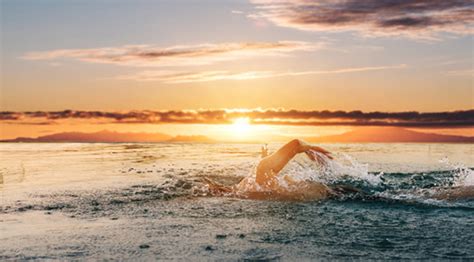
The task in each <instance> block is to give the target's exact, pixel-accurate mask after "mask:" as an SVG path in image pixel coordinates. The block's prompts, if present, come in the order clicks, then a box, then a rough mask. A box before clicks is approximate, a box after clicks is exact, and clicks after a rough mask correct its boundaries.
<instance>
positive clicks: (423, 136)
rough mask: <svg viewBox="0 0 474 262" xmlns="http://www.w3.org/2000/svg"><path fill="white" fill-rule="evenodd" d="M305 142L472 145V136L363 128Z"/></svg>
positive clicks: (384, 128) (385, 128) (402, 129)
mask: <svg viewBox="0 0 474 262" xmlns="http://www.w3.org/2000/svg"><path fill="white" fill-rule="evenodd" d="M307 140H308V141H310V142H329V143H331V142H338V143H396V142H407V143H474V137H472V136H454V135H441V134H433V133H424V132H418V131H412V130H408V129H404V128H399V127H363V128H357V129H354V130H352V131H349V132H346V133H343V134H340V135H331V136H320V137H310V138H307Z"/></svg>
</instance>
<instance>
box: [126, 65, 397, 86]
mask: <svg viewBox="0 0 474 262" xmlns="http://www.w3.org/2000/svg"><path fill="white" fill-rule="evenodd" d="M402 68H406V65H404V64H401V65H394V66H372V67H353V68H341V69H332V70H313V71H295V72H291V71H289V72H274V71H245V72H229V71H203V72H173V71H144V72H138V73H135V74H131V75H124V76H119V77H117V78H118V79H122V80H135V81H159V82H164V83H171V84H179V83H192V82H210V81H217V80H236V81H237V80H250V79H261V78H272V77H285V76H302V75H323V74H344V73H355V72H365V71H379V70H390V69H402Z"/></svg>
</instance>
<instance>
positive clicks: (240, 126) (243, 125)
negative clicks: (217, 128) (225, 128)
mask: <svg viewBox="0 0 474 262" xmlns="http://www.w3.org/2000/svg"><path fill="white" fill-rule="evenodd" d="M250 129H251V125H250V119H249V118H248V117H241V118H236V119H235V120H234V123H233V124H232V132H233V133H234V135H236V136H247V135H248V134H249V133H250Z"/></svg>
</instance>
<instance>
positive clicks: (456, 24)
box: [249, 0, 474, 38]
mask: <svg viewBox="0 0 474 262" xmlns="http://www.w3.org/2000/svg"><path fill="white" fill-rule="evenodd" d="M250 2H251V3H252V4H254V5H255V6H256V9H257V11H256V13H254V14H251V15H250V16H249V17H250V18H254V19H265V20H268V21H270V22H272V23H274V24H275V25H278V26H282V27H288V28H294V29H298V30H306V31H355V32H359V33H362V34H363V35H402V36H408V37H412V38H435V37H436V36H437V35H439V33H442V32H447V33H451V34H461V35H462V34H472V33H473V28H472V25H473V23H474V9H473V8H474V2H473V1H471V0H416V1H406V0H363V1H360V0H342V1H341V0H322V1H321V0H250Z"/></svg>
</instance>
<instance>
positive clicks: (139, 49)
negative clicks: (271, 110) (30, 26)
mask: <svg viewBox="0 0 474 262" xmlns="http://www.w3.org/2000/svg"><path fill="white" fill-rule="evenodd" d="M323 47H324V43H308V42H301V41H279V42H244V43H220V44H199V45H181V46H170V47H157V46H151V45H127V46H119V47H104V48H90V49H60V50H51V51H43V52H30V53H26V54H25V55H23V56H22V58H23V59H26V60H58V59H73V60H78V61H82V62H88V63H104V64H114V65H124V66H136V67H142V66H145V67H159V66H183V65H203V64H212V63H215V62H219V61H230V60H238V59H242V58H254V57H262V56H279V55H285V54H288V53H291V52H295V51H310V50H316V49H320V48H323Z"/></svg>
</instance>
